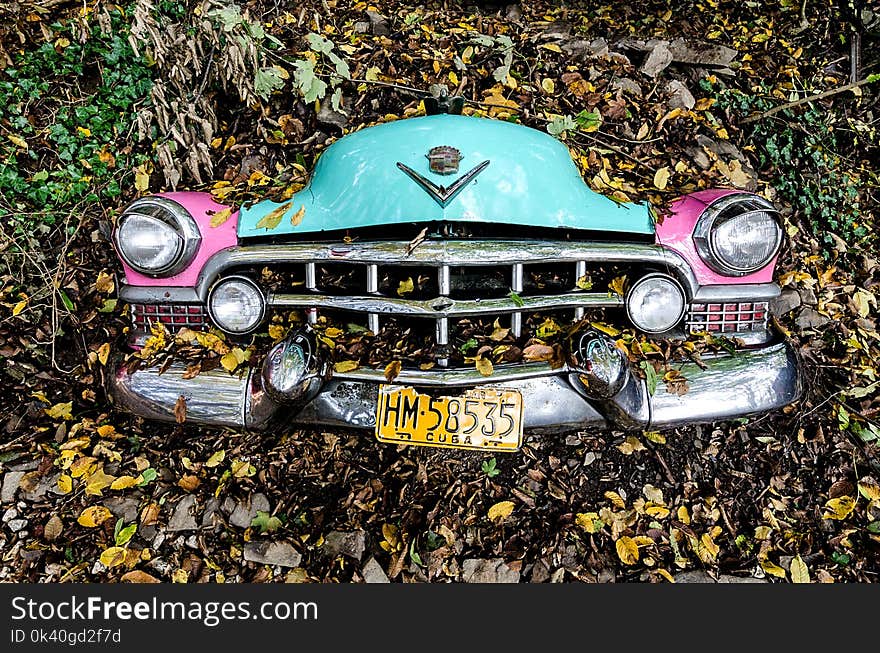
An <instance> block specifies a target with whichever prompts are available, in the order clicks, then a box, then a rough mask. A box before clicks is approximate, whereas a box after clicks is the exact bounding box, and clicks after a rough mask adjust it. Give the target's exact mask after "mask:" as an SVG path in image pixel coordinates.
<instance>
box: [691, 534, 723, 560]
mask: <svg viewBox="0 0 880 653" xmlns="http://www.w3.org/2000/svg"><path fill="white" fill-rule="evenodd" d="M720 551H721V547H719V546H718V545H717V544H715V540H713V539H712V536H711V535H709V533H703V535H702V537H700V546H699V547H698V550H697V555H699V556H700V559H701V560H702V561H703V562H705V563H707V564H708V563H711V562H714V561H715V559H716V558H717V557H718V554H719V553H720ZM704 553H705V556H704V555H702V554H704Z"/></svg>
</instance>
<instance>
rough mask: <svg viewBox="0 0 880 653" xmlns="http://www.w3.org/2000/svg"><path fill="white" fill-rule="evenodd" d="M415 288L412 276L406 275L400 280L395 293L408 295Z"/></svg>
mask: <svg viewBox="0 0 880 653" xmlns="http://www.w3.org/2000/svg"><path fill="white" fill-rule="evenodd" d="M414 289H415V284H413V280H412V277H407V278H406V279H405V280H403V281H401V282H400V284H399V285H398V286H397V294H398V295H399V296H400V297H403V296H404V295H408V294H409V293H411V292H412V291H413V290H414Z"/></svg>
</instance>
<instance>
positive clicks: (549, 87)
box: [541, 77, 556, 95]
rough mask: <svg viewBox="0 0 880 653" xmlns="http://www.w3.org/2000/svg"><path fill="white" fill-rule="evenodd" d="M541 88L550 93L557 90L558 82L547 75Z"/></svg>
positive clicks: (542, 81)
mask: <svg viewBox="0 0 880 653" xmlns="http://www.w3.org/2000/svg"><path fill="white" fill-rule="evenodd" d="M541 88H542V89H544V92H545V93H547V94H548V95H549V94H552V93H553V92H554V91H555V90H556V83H555V82H554V81H553V80H552V79H550V78H549V77H545V78H544V79H542V80H541Z"/></svg>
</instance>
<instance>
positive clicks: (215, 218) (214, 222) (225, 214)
mask: <svg viewBox="0 0 880 653" xmlns="http://www.w3.org/2000/svg"><path fill="white" fill-rule="evenodd" d="M231 216H232V207H231V206H227V207H226V208H225V209H220V210H219V211H217V212H216V213H215V214H214V215H212V216H211V222H210V224H211V227H214V228H216V227H219V226H220V225H221V224H224V223H225V222H226V221H227V220H229V218H230V217H231Z"/></svg>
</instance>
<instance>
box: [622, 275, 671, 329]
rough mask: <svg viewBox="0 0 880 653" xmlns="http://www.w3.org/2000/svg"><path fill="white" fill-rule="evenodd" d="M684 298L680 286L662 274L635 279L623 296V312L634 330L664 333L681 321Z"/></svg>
mask: <svg viewBox="0 0 880 653" xmlns="http://www.w3.org/2000/svg"><path fill="white" fill-rule="evenodd" d="M684 307H685V297H684V290H682V288H681V285H680V284H679V283H678V282H677V281H676V280H675V279H673V278H672V277H669V276H666V275H665V274H659V273H658V274H649V275H647V276H644V277H642V278H641V279H639V280H638V281H636V282H635V283H634V284H633V286H632V288H630V289H629V292H628V293H627V295H626V313H627V315H628V316H629V319H630V322H632V323H633V324H634V325H635V327H636V328H637V329H640V330H641V331H644V332H645V333H664V332H666V331H669V330H670V329H671V328H673V327H674V326H675V325H676V324H678V323H679V322H680V321H681V318H682V316H683V315H684Z"/></svg>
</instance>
